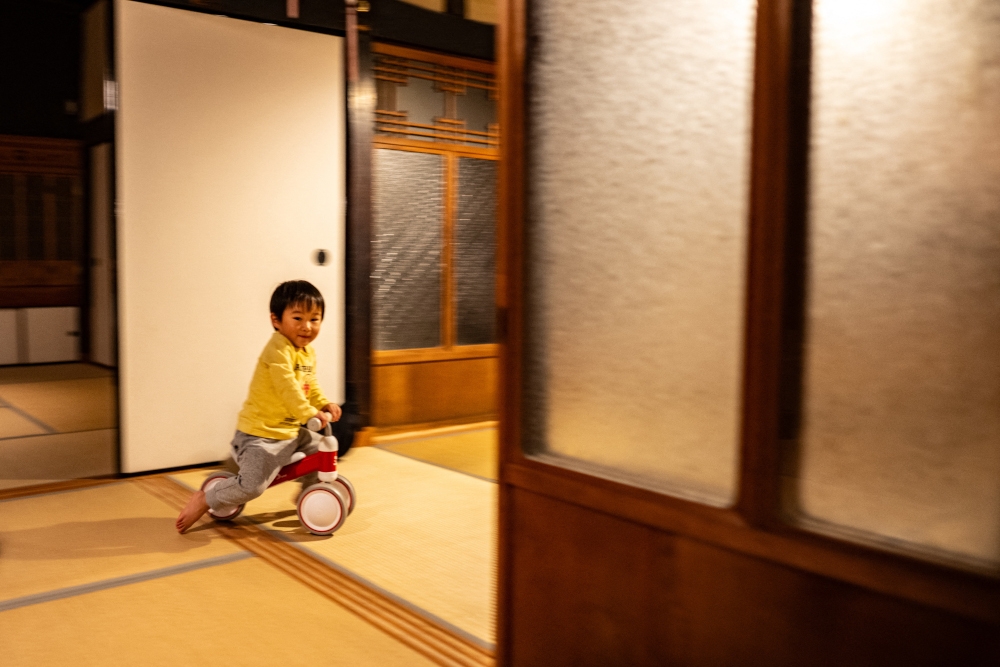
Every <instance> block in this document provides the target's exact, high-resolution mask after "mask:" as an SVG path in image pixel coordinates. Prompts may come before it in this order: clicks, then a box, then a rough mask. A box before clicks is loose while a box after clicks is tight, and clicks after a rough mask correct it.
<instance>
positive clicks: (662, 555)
mask: <svg viewBox="0 0 1000 667" xmlns="http://www.w3.org/2000/svg"><path fill="white" fill-rule="evenodd" d="M512 496H513V498H512V500H513V506H512V512H511V517H512V521H513V525H512V526H511V528H512V531H511V534H512V536H513V537H511V538H510V539H511V540H512V543H511V545H510V549H511V560H510V571H509V579H508V586H509V587H510V588H509V594H510V610H511V615H510V617H509V619H510V622H511V624H512V625H511V637H512V640H513V641H512V644H511V646H510V654H509V656H508V657H509V663H508V664H511V665H518V666H521V665H524V666H534V665H539V666H541V665H545V666H550V665H601V666H611V665H685V666H695V667H701V666H706V667H707V666H718V667H723V666H727V665H739V666H740V667H744V666H752V665H762V666H765V665H766V666H767V667H780V666H782V665H788V666H789V667H791V666H793V665H794V666H800V665H820V666H830V667H834V666H840V665H851V666H852V667H861V666H871V667H875V666H886V665H906V666H907V667H914V666H917V665H928V666H930V665H963V666H972V665H984V666H985V665H997V664H1000V633H998V632H997V628H996V627H995V626H991V625H990V624H987V623H979V622H976V621H971V620H965V619H962V618H960V617H958V616H954V615H951V614H947V613H944V612H941V611H937V610H934V609H931V608H929V607H924V606H921V605H917V604H913V603H909V602H904V601H901V600H898V599H896V598H893V597H891V596H886V595H881V594H878V593H874V592H871V591H867V590H865V589H862V588H859V587H856V586H852V585H849V584H844V583H841V582H837V581H835V580H832V579H828V578H825V577H820V576H816V575H812V574H808V573H805V572H802V571H799V570H796V569H793V568H788V567H784V566H780V565H776V564H774V563H771V562H768V561H766V560H762V559H758V558H753V557H750V556H746V555H743V554H739V553H736V552H732V551H728V550H725V549H720V548H718V547H714V546H710V545H707V544H704V543H701V542H698V541H696V540H691V539H689V538H685V537H682V536H678V535H673V534H670V533H667V532H661V531H659V530H656V529H653V528H650V527H646V526H643V525H641V524H637V523H633V522H630V521H626V520H624V519H620V518H617V517H613V516H611V515H608V514H603V513H600V512H595V511H593V510H590V509H586V508H583V507H579V506H577V505H574V504H571V503H567V502H564V501H560V500H556V499H553V498H549V497H546V496H542V495H539V494H535V493H532V492H529V491H524V490H521V489H516V488H514V489H512Z"/></svg>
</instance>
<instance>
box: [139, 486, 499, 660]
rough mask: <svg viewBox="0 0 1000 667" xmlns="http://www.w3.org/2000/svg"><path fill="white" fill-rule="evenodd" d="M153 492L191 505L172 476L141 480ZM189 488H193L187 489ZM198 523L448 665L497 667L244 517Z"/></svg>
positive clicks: (489, 655)
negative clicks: (219, 521) (210, 528)
mask: <svg viewBox="0 0 1000 667" xmlns="http://www.w3.org/2000/svg"><path fill="white" fill-rule="evenodd" d="M135 483H137V484H138V485H140V486H141V487H142V488H143V489H145V490H146V491H148V492H149V493H150V494H152V495H154V496H156V497H157V498H160V499H161V500H163V501H165V502H168V503H170V504H173V505H175V506H176V507H178V508H180V507H183V506H184V503H185V502H186V501H187V497H188V494H189V491H187V490H186V488H185V487H187V485H186V484H183V483H182V482H180V481H179V480H173V479H170V478H169V477H167V476H162V477H150V478H144V479H137V480H135ZM188 488H189V487H188ZM198 525H208V526H211V527H212V528H214V529H215V530H216V531H217V532H219V533H220V534H222V535H223V536H224V537H226V538H229V539H231V540H233V541H234V542H235V543H237V544H238V545H240V546H241V547H242V548H244V549H246V550H247V551H251V552H253V553H254V554H256V555H257V556H259V557H260V558H261V560H263V561H265V562H267V563H269V564H270V565H272V566H274V567H275V568H277V569H279V570H281V571H282V572H284V573H285V574H287V575H289V576H290V577H292V578H293V579H295V580H297V581H299V582H300V583H302V584H305V585H306V586H308V587H309V588H311V589H313V590H315V591H316V592H317V593H319V594H320V595H323V596H324V597H326V598H327V599H329V600H332V601H334V602H336V603H337V604H340V605H341V606H343V607H344V608H345V609H347V610H348V611H351V612H353V613H354V614H356V615H357V616H359V617H361V618H362V619H364V620H365V621H367V622H368V623H370V624H371V625H373V626H375V627H376V628H379V629H380V630H382V631H383V632H385V633H386V634H388V635H389V636H391V637H394V638H395V639H397V640H399V641H400V642H402V643H403V644H405V645H407V646H409V647H410V648H412V649H414V650H415V651H418V652H419V653H422V654H423V655H424V656H426V657H427V658H429V659H431V660H433V661H434V662H436V663H437V664H439V665H444V666H446V667H493V666H494V665H495V664H496V659H495V657H494V654H493V651H490V650H488V649H486V648H484V647H483V646H482V645H481V644H480V642H479V641H470V640H469V639H467V638H466V636H465V634H466V633H463V634H462V635H459V634H456V633H455V632H453V631H452V630H451V629H449V628H447V627H442V626H441V625H439V624H438V623H436V622H434V621H431V620H430V619H428V618H427V617H426V616H425V615H424V614H422V613H417V612H416V611H413V610H412V609H411V608H410V607H408V606H404V605H402V604H400V603H399V602H397V600H396V599H395V596H393V597H389V596H387V595H386V594H385V593H383V592H382V591H380V590H375V589H374V588H373V587H372V586H371V585H370V584H366V583H361V582H360V581H358V580H356V579H355V578H354V577H352V576H349V575H347V574H345V573H344V572H342V571H341V570H340V569H339V568H333V567H331V566H330V565H328V564H327V563H326V562H324V561H322V560H320V559H319V558H318V557H317V555H316V554H312V553H307V552H305V551H302V550H300V549H296V548H293V547H292V546H291V545H290V544H289V543H288V542H286V541H285V540H283V539H279V538H278V537H276V536H275V535H273V534H272V533H270V532H268V531H265V530H263V529H261V528H260V527H259V526H256V525H254V524H253V523H252V522H249V521H247V520H246V519H245V518H240V519H237V520H236V521H234V522H231V523H230V522H221V523H215V522H212V521H210V520H206V519H204V518H203V519H201V520H199V524H198Z"/></svg>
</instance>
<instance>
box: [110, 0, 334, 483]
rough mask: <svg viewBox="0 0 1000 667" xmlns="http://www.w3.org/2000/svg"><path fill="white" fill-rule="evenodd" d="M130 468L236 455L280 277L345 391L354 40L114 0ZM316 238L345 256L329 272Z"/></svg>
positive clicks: (323, 372) (328, 384) (322, 366)
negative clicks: (296, 282) (316, 316)
mask: <svg viewBox="0 0 1000 667" xmlns="http://www.w3.org/2000/svg"><path fill="white" fill-rule="evenodd" d="M116 11H117V24H116V25H117V30H116V36H117V40H118V45H117V46H118V74H119V85H120V103H119V104H120V110H119V122H118V126H117V128H118V130H117V131H118V137H117V139H118V144H117V149H118V154H117V160H118V163H117V170H118V171H117V177H118V205H119V207H120V208H119V210H118V214H119V219H118V220H119V226H118V268H119V274H118V275H119V309H120V314H119V318H120V319H119V321H120V325H119V332H120V339H119V346H120V356H119V359H120V363H121V401H122V468H123V471H125V472H137V471H142V470H151V469H158V468H165V467H173V466H181V465H189V464H196V463H202V462H206V461H212V460H218V459H220V458H223V457H224V456H225V455H226V453H227V450H228V447H227V446H228V442H229V440H230V439H231V437H232V433H233V430H234V428H235V424H236V414H237V412H238V410H239V408H240V405H241V404H242V402H243V400H244V398H245V397H246V391H247V387H248V384H249V381H250V378H251V375H252V373H253V369H254V364H255V363H256V360H257V357H258V355H259V353H260V351H261V349H262V348H263V346H264V344H265V343H266V342H267V340H268V338H269V337H270V335H271V327H270V324H269V321H268V300H269V298H270V294H271V291H272V290H273V288H274V287H275V286H276V285H277V284H278V283H279V282H281V281H282V280H289V279H305V280H309V281H311V282H313V283H314V284H315V285H316V286H317V287H319V289H320V290H321V291H322V292H323V294H324V296H325V297H326V302H327V316H326V322H325V326H324V329H323V333H322V335H321V336H320V338H319V339H318V340H317V341H316V343H315V347H316V349H317V353H318V356H319V378H320V382H321V384H322V385H323V387H324V388H325V390H326V391H327V393H328V395H330V397H331V398H332V399H334V400H338V401H342V400H343V395H344V362H343V358H344V335H343V330H344V325H343V319H344V301H343V287H344V286H343V278H344V263H343V262H344V241H343V235H344V221H343V216H344V211H343V206H344V117H343V114H344V106H345V99H344V83H343V74H342V72H343V67H342V52H343V49H342V40H341V39H340V38H337V37H332V36H328V35H321V34H316V33H309V32H303V31H294V30H290V29H285V28H279V27H273V26H264V25H260V24H254V23H249V22H244V21H238V20H234V19H227V18H223V17H218V16H213V15H209V14H201V13H195V12H187V11H183V10H177V9H171V8H165V7H160V6H155V5H150V4H144V3H138V2H128V1H123V0H119V1H118V2H117V3H116ZM317 248H324V249H327V250H330V251H332V262H330V263H328V264H327V265H326V266H325V267H319V266H317V265H315V264H314V263H312V259H311V258H312V255H313V252H314V251H315V250H316V249H317Z"/></svg>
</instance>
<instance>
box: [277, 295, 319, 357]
mask: <svg viewBox="0 0 1000 667" xmlns="http://www.w3.org/2000/svg"><path fill="white" fill-rule="evenodd" d="M322 323H323V315H322V313H320V310H319V308H316V307H309V306H307V305H305V304H301V303H293V304H292V305H290V306H288V307H287V308H285V312H284V313H282V314H281V319H280V320H279V319H278V318H277V317H275V316H274V313H271V324H272V325H273V326H274V328H275V329H277V330H278V332H279V333H280V334H281V335H282V336H284V337H285V338H287V339H288V340H289V341H291V343H292V345H294V346H295V347H305V346H306V345H308V344H309V343H311V342H313V341H314V340H315V339H316V336H318V335H319V327H320V325H321V324H322Z"/></svg>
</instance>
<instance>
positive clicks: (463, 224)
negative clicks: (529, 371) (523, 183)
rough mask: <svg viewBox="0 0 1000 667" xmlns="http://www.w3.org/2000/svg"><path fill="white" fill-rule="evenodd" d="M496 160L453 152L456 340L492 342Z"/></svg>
mask: <svg viewBox="0 0 1000 667" xmlns="http://www.w3.org/2000/svg"><path fill="white" fill-rule="evenodd" d="M496 256H497V163H496V161H495V160H480V159H476V158H464V157H463V158H458V215H457V216H456V218H455V259H454V265H455V310H456V317H457V322H456V339H457V342H458V344H459V345H477V344H481V343H495V342H496V321H497V316H496V312H497V311H496V266H497V261H496Z"/></svg>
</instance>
